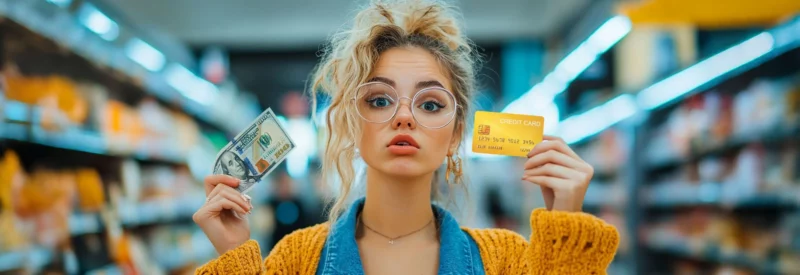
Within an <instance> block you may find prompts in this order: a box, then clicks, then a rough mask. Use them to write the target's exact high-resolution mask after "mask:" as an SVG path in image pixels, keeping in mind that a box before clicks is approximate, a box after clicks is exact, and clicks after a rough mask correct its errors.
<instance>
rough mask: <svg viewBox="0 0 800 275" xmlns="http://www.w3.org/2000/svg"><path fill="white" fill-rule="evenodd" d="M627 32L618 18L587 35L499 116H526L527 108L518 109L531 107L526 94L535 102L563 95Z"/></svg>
mask: <svg viewBox="0 0 800 275" xmlns="http://www.w3.org/2000/svg"><path fill="white" fill-rule="evenodd" d="M631 28H632V24H631V21H630V19H628V18H627V17H625V16H622V15H618V16H614V17H612V18H611V19H609V20H608V21H606V22H605V23H603V25H601V26H600V27H599V28H598V29H597V30H595V31H594V33H592V34H591V35H589V37H588V38H587V39H586V41H584V42H583V43H581V44H579V45H578V47H576V48H575V50H573V51H572V52H570V53H569V54H568V55H567V56H566V57H564V59H563V60H561V62H559V63H558V64H557V65H556V66H555V67H554V68H553V71H552V72H550V73H549V74H547V76H545V77H544V79H543V80H542V82H540V83H538V84H536V85H534V86H533V87H532V88H531V89H530V90H528V92H526V93H525V94H523V95H522V96H521V97H520V98H518V99H516V100H514V101H512V102H511V103H509V104H508V105H507V106H506V107H505V108H504V109H503V112H514V113H521V114H530V113H531V112H530V110H531V108H527V110H526V108H522V106H526V105H527V106H530V105H531V104H532V102H529V100H530V99H531V98H534V97H531V96H529V95H530V94H538V95H539V96H538V97H536V98H537V99H539V100H541V99H543V98H547V99H548V100H549V101H552V100H553V97H555V96H556V95H558V94H560V93H562V92H564V91H565V90H566V89H567V87H568V86H569V84H570V83H571V82H572V81H573V80H575V79H576V78H578V76H580V74H581V73H583V71H585V70H586V68H589V66H591V65H592V63H594V62H595V61H597V59H598V58H599V57H600V55H602V54H603V53H605V52H606V51H608V50H609V49H610V48H611V47H613V46H614V45H615V44H617V42H619V41H620V40H622V38H623V37H625V35H627V34H628V33H629V32H630V31H631Z"/></svg>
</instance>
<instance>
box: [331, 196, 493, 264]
mask: <svg viewBox="0 0 800 275" xmlns="http://www.w3.org/2000/svg"><path fill="white" fill-rule="evenodd" d="M363 207H364V198H361V199H359V200H357V201H356V202H355V203H353V204H352V205H351V206H350V207H349V208H348V209H347V210H346V211H345V213H344V215H343V216H342V217H341V218H340V219H338V220H337V221H336V223H335V224H333V225H331V231H330V233H329V234H328V238H327V239H326V240H325V246H324V247H323V248H322V253H321V254H320V255H321V256H320V257H321V258H320V260H319V265H318V266H317V272H316V274H317V275H339V274H347V275H351V274H364V268H363V266H362V264H361V257H360V256H359V253H358V245H357V244H356V217H357V216H358V213H359V212H360V211H361V209H362V208H363ZM431 207H433V210H434V213H435V216H436V221H437V222H438V223H439V225H440V226H439V230H440V234H439V236H440V239H439V241H440V244H439V274H448V275H449V274H459V275H460V274H474V275H483V274H484V270H483V261H482V260H481V254H480V252H479V251H478V245H477V243H475V240H473V239H472V237H470V235H469V234H467V233H466V232H464V231H463V230H461V227H460V226H459V225H458V222H456V219H455V218H454V217H453V216H452V215H450V213H448V212H447V211H446V210H444V209H442V208H441V207H439V206H437V205H432V206H431Z"/></svg>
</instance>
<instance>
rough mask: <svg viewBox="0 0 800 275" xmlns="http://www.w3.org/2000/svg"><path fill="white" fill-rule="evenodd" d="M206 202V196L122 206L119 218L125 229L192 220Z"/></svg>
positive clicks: (191, 196)
mask: <svg viewBox="0 0 800 275" xmlns="http://www.w3.org/2000/svg"><path fill="white" fill-rule="evenodd" d="M205 202H206V197H205V195H202V194H200V195H190V196H183V197H180V198H168V199H159V200H153V201H146V202H139V203H135V204H121V205H120V213H119V217H120V220H121V221H122V225H123V226H125V227H135V226H140V225H148V224H156V223H163V222H172V221H177V220H181V219H191V218H192V215H194V212H196V211H197V209H200V207H202V206H203V204H205Z"/></svg>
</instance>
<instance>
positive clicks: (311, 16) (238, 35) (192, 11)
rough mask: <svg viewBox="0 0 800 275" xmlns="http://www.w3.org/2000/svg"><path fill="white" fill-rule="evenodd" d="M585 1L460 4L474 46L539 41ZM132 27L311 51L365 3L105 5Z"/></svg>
mask: <svg viewBox="0 0 800 275" xmlns="http://www.w3.org/2000/svg"><path fill="white" fill-rule="evenodd" d="M589 1H590V0H460V1H456V2H455V3H456V4H457V5H458V6H459V7H460V8H461V10H462V12H463V14H464V18H465V20H466V23H465V24H466V27H467V34H468V36H469V37H470V38H472V39H473V40H476V41H498V40H505V39H512V38H541V37H544V36H547V35H550V34H553V32H555V31H558V30H559V28H560V27H561V26H563V24H565V23H567V21H570V20H574V19H575V18H576V16H577V13H579V12H583V11H582V10H583V9H585V8H586V7H587V4H588V3H589ZM104 2H106V3H107V4H111V5H112V6H114V7H115V8H116V9H117V10H118V11H120V12H121V13H123V14H124V15H125V16H126V17H128V18H129V19H130V20H131V21H133V22H135V23H136V24H137V25H141V26H142V27H145V28H147V29H151V30H152V29H155V30H158V31H159V32H165V33H167V34H169V35H171V36H174V37H177V38H178V39H180V40H181V41H183V42H184V43H188V44H193V45H207V44H220V45H226V46H233V47H258V48H287V47H289V48H291V47H316V46H317V45H319V44H320V42H323V41H324V40H325V38H326V37H327V36H328V35H330V34H331V33H333V32H334V31H335V30H337V29H338V28H339V27H341V26H342V25H344V24H346V23H347V20H348V19H350V18H352V16H353V15H354V11H355V10H356V8H357V7H358V6H359V5H363V4H365V3H367V2H366V0H357V1H354V0H280V1H275V0H270V1H264V0H105V1H104Z"/></svg>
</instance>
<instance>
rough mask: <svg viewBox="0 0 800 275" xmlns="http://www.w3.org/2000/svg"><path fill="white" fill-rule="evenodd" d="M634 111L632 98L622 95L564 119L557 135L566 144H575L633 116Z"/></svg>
mask: <svg viewBox="0 0 800 275" xmlns="http://www.w3.org/2000/svg"><path fill="white" fill-rule="evenodd" d="M636 111H637V107H636V100H635V99H634V97H633V96H632V95H630V94H622V95H619V96H617V97H615V98H614V99H611V100H609V101H608V102H606V103H604V104H603V105H600V106H597V107H594V108H592V109H591V110H589V111H586V112H584V113H582V114H579V115H574V116H571V117H569V118H567V119H565V120H564V121H562V122H561V127H559V129H561V130H562V131H560V132H559V135H560V136H561V138H563V139H564V141H566V142H567V143H570V144H571V143H575V142H578V141H581V140H583V139H585V138H587V137H590V136H592V135H595V134H597V133H599V132H601V131H603V130H605V129H606V128H608V127H611V126H612V125H614V124H616V123H618V122H620V121H623V120H625V119H627V118H629V117H631V116H633V115H634V114H636Z"/></svg>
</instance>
